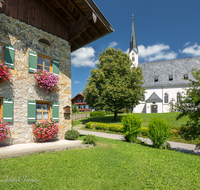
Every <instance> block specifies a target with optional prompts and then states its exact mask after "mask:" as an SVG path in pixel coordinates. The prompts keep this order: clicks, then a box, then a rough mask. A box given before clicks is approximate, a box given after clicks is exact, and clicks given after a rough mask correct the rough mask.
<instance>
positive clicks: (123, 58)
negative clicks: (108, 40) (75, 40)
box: [83, 47, 145, 120]
mask: <svg viewBox="0 0 200 190" xmlns="http://www.w3.org/2000/svg"><path fill="white" fill-rule="evenodd" d="M87 81H88V83H87V84H86V87H85V89H84V92H83V93H84V95H85V98H84V100H85V101H86V102H87V104H89V106H90V107H95V108H98V109H102V110H109V111H112V112H114V120H117V112H118V111H119V110H121V109H122V108H133V106H135V105H137V104H139V100H141V99H142V97H143V94H144V91H145V88H144V87H142V84H143V83H144V81H143V75H142V69H141V68H140V67H134V66H133V65H132V62H131V60H130V58H129V56H128V55H127V54H126V53H124V52H123V51H122V50H120V49H118V50H116V49H115V48H111V47H109V48H108V49H106V50H105V51H104V50H103V52H102V53H99V63H98V64H97V69H92V70H91V76H90V77H89V79H88V80H87Z"/></svg>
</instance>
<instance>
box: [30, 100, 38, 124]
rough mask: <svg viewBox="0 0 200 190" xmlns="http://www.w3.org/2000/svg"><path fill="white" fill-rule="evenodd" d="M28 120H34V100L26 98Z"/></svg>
mask: <svg viewBox="0 0 200 190" xmlns="http://www.w3.org/2000/svg"><path fill="white" fill-rule="evenodd" d="M28 122H36V101H34V100H28Z"/></svg>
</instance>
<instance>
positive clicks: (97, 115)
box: [90, 111, 105, 117]
mask: <svg viewBox="0 0 200 190" xmlns="http://www.w3.org/2000/svg"><path fill="white" fill-rule="evenodd" d="M103 116H105V111H94V112H91V113H90V117H103Z"/></svg>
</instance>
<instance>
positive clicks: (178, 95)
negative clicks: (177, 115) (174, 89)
mask: <svg viewBox="0 0 200 190" xmlns="http://www.w3.org/2000/svg"><path fill="white" fill-rule="evenodd" d="M176 99H177V103H179V102H180V100H181V93H180V92H178V93H177V96H176Z"/></svg>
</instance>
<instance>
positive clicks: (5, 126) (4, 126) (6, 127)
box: [0, 119, 10, 142]
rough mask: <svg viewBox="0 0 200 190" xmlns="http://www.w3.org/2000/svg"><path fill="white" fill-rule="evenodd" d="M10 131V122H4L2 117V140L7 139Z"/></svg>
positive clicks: (0, 130) (0, 120)
mask: <svg viewBox="0 0 200 190" xmlns="http://www.w3.org/2000/svg"><path fill="white" fill-rule="evenodd" d="M9 133H10V127H9V124H8V123H7V122H4V121H3V119H0V142H1V141H2V140H4V139H7V137H8V134H9Z"/></svg>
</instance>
